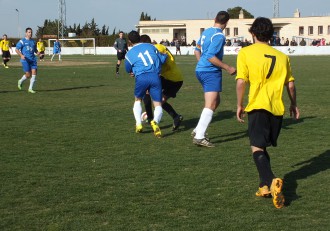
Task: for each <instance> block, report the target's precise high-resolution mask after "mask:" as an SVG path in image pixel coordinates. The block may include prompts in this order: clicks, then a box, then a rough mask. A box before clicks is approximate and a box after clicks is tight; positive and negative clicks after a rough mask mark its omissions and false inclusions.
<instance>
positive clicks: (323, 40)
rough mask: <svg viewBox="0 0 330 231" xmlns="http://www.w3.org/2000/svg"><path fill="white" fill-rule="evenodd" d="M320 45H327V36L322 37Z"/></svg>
mask: <svg viewBox="0 0 330 231" xmlns="http://www.w3.org/2000/svg"><path fill="white" fill-rule="evenodd" d="M320 45H321V46H325V38H322V39H321V42H320Z"/></svg>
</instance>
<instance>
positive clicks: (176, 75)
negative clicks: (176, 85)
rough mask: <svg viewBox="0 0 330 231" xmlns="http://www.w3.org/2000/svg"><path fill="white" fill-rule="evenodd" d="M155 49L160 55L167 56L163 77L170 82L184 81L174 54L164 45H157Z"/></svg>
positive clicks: (162, 71)
mask: <svg viewBox="0 0 330 231" xmlns="http://www.w3.org/2000/svg"><path fill="white" fill-rule="evenodd" d="M155 47H156V48H157V50H158V51H159V52H160V53H163V54H167V59H166V62H165V63H164V64H163V66H162V69H161V75H162V76H163V77H164V78H165V79H168V80H171V81H174V82H178V81H183V75H182V73H181V71H180V69H179V68H178V66H177V65H176V62H175V58H174V56H173V55H172V53H171V52H170V51H169V50H168V49H167V47H166V46H164V45H162V44H155Z"/></svg>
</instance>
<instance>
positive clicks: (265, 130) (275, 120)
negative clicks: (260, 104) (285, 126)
mask: <svg viewBox="0 0 330 231" xmlns="http://www.w3.org/2000/svg"><path fill="white" fill-rule="evenodd" d="M248 119H249V126H248V127H249V128H248V131H249V138H250V145H251V146H255V147H258V148H266V147H268V146H271V145H272V146H274V147H276V146H277V138H278V136H279V134H280V131H281V127H282V121H283V116H274V115H273V114H272V113H270V112H268V111H266V110H253V111H251V112H249V113H248Z"/></svg>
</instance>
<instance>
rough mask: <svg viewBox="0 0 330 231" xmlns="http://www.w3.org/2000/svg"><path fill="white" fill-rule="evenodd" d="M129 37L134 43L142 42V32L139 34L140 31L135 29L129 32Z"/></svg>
mask: <svg viewBox="0 0 330 231" xmlns="http://www.w3.org/2000/svg"><path fill="white" fill-rule="evenodd" d="M128 39H129V41H131V42H132V43H133V44H135V43H139V42H140V34H139V32H137V31H135V30H132V31H131V32H129V33H128Z"/></svg>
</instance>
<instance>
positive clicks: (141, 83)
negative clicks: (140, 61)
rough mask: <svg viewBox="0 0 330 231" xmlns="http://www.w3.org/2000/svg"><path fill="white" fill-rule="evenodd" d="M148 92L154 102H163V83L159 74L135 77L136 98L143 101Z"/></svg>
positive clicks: (145, 74)
mask: <svg viewBox="0 0 330 231" xmlns="http://www.w3.org/2000/svg"><path fill="white" fill-rule="evenodd" d="M147 90H148V91H149V94H150V96H151V98H152V100H153V101H155V102H162V82H161V79H160V77H159V74H158V73H144V74H141V75H139V76H136V77H135V89H134V95H135V97H136V98H140V99H143V97H144V96H145V94H146V91H147Z"/></svg>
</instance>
